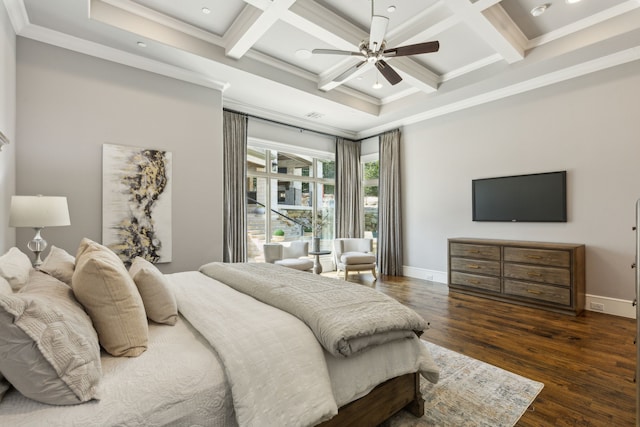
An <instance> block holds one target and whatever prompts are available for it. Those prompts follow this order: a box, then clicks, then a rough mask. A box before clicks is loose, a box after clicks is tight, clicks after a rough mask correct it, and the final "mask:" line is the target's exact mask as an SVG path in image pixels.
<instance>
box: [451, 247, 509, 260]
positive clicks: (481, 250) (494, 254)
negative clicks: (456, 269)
mask: <svg viewBox="0 0 640 427" xmlns="http://www.w3.org/2000/svg"><path fill="white" fill-rule="evenodd" d="M450 251H451V254H450V255H451V256H457V257H463V258H478V259H489V260H495V261H499V260H500V246H489V245H472V244H469V243H451V245H450Z"/></svg>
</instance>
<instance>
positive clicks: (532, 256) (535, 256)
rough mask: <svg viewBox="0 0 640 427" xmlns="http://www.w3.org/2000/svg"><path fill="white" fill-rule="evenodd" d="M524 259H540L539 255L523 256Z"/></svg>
mask: <svg viewBox="0 0 640 427" xmlns="http://www.w3.org/2000/svg"><path fill="white" fill-rule="evenodd" d="M525 258H529V259H542V257H541V256H540V255H525Z"/></svg>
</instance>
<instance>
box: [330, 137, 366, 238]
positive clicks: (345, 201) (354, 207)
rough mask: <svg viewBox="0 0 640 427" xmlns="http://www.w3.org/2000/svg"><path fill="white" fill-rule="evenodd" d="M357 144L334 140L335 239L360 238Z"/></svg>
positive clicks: (359, 186) (360, 219) (361, 208)
mask: <svg viewBox="0 0 640 427" xmlns="http://www.w3.org/2000/svg"><path fill="white" fill-rule="evenodd" d="M360 170H361V168H360V142H356V141H350V140H348V139H344V138H339V137H338V138H336V195H335V202H336V207H335V209H336V236H335V237H336V238H341V237H362V235H363V233H364V227H363V226H364V224H363V223H362V213H363V211H364V206H363V205H364V201H363V200H362V177H361V172H360Z"/></svg>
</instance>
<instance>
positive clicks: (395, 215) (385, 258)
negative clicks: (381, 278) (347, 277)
mask: <svg viewBox="0 0 640 427" xmlns="http://www.w3.org/2000/svg"><path fill="white" fill-rule="evenodd" d="M379 152H380V182H379V187H378V191H379V193H378V271H379V272H380V274H385V275H390V276H402V262H403V260H402V211H401V209H402V208H401V198H400V195H401V191H400V190H401V189H400V130H398V129H395V130H392V131H389V132H385V133H383V134H382V135H381V136H380V151H379Z"/></svg>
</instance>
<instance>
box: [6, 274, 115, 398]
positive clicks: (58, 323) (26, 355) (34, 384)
mask: <svg viewBox="0 0 640 427" xmlns="http://www.w3.org/2000/svg"><path fill="white" fill-rule="evenodd" d="M0 355H1V356H0V371H2V373H3V374H4V376H5V377H6V378H7V380H9V382H10V383H11V384H13V386H14V387H15V388H16V389H17V390H18V391H19V392H20V393H22V394H23V395H25V396H26V397H28V398H30V399H33V400H37V401H38V402H43V403H49V404H52V405H75V404H78V403H82V402H86V401H88V400H91V399H94V398H96V394H97V386H98V383H99V381H100V378H101V377H102V368H101V364H100V345H99V344H98V336H97V335H96V332H95V330H94V329H93V326H92V324H91V319H90V318H89V316H87V313H85V311H84V310H83V309H82V306H80V304H78V302H77V301H76V299H75V298H74V296H73V292H72V290H71V288H70V287H69V286H67V285H65V284H64V283H62V282H61V281H59V280H58V279H56V278H55V277H51V276H49V275H47V274H45V273H41V272H39V271H35V270H34V271H33V273H32V274H31V277H30V279H29V282H28V283H27V285H26V286H25V287H24V288H23V289H22V290H21V291H20V292H16V293H13V294H11V295H0Z"/></svg>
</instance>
